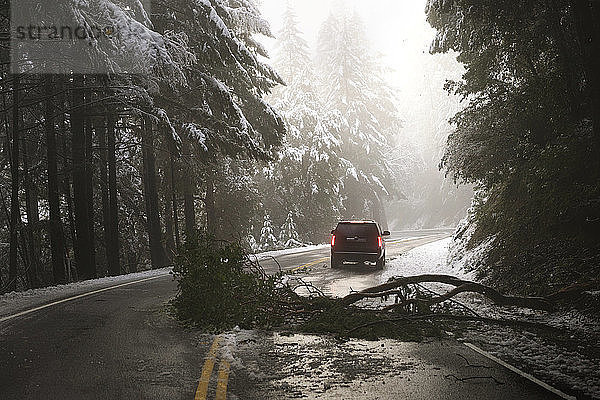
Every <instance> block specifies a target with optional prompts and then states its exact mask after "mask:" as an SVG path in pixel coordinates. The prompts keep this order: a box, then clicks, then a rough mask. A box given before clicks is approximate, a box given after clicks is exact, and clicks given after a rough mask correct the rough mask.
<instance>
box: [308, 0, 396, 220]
mask: <svg viewBox="0 0 600 400" xmlns="http://www.w3.org/2000/svg"><path fill="white" fill-rule="evenodd" d="M372 55H373V52H372V50H371V49H370V47H369V43H368V41H367V39H366V34H365V31H364V27H363V24H362V21H361V20H360V18H359V17H358V15H356V14H353V15H346V14H345V13H344V12H343V11H340V13H339V15H334V14H331V15H330V16H329V17H328V19H327V20H326V21H325V22H324V24H323V27H322V28H321V31H320V33H319V44H318V54H317V62H318V66H319V72H320V78H321V82H322V87H323V88H324V89H323V92H322V95H323V96H324V98H325V99H326V104H327V107H328V108H329V109H330V110H332V112H334V113H337V114H338V116H339V118H340V126H339V130H340V133H341V139H342V149H343V156H344V160H345V162H344V164H345V170H346V174H345V178H344V182H343V184H344V190H343V196H344V197H345V198H346V201H345V203H344V206H345V208H346V210H345V213H346V214H347V216H356V217H365V216H369V215H367V214H368V213H369V212H371V213H373V214H375V215H374V216H376V214H377V211H378V210H380V209H381V204H380V198H381V197H382V196H387V195H390V194H392V193H394V192H396V188H395V187H394V184H393V183H394V179H393V175H394V174H393V171H391V170H390V169H389V168H388V166H387V165H386V162H385V157H384V154H385V153H386V151H388V150H389V148H390V145H391V142H392V137H393V135H394V134H395V132H396V131H397V130H398V128H399V127H400V120H399V118H398V113H397V110H396V108H395V106H394V101H393V95H392V93H391V90H390V89H389V87H388V85H387V84H386V83H385V81H384V79H383V74H382V67H381V66H380V65H377V64H376V63H374V62H373V60H374V59H376V57H373V56H372Z"/></svg>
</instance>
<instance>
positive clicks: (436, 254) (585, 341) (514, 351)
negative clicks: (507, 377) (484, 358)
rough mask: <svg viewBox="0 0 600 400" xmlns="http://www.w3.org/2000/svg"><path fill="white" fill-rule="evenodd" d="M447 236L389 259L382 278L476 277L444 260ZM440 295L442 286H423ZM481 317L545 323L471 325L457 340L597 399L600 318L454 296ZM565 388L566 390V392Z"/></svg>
mask: <svg viewBox="0 0 600 400" xmlns="http://www.w3.org/2000/svg"><path fill="white" fill-rule="evenodd" d="M450 244H451V239H445V240H442V241H439V242H434V243H431V244H428V245H425V246H421V247H418V248H415V249H413V250H410V251H408V252H407V253H405V254H403V255H402V256H400V257H399V258H397V259H395V260H392V261H391V262H390V263H389V266H388V268H387V269H386V271H384V273H383V274H382V276H381V282H386V281H387V280H388V279H389V278H391V277H394V276H412V275H423V274H443V275H452V276H456V277H458V278H461V279H465V280H475V277H474V274H473V273H465V272H464V271H463V270H461V269H459V268H458V267H454V268H453V267H452V266H450V265H449V263H448V254H449V246H450ZM426 286H427V287H428V288H430V289H433V290H435V291H436V292H438V293H443V292H444V291H446V290H448V288H450V287H449V286H446V285H441V284H440V285H438V284H427V285H426ZM455 299H456V300H458V301H460V302H461V303H462V304H464V305H466V306H467V307H469V308H470V309H472V310H474V311H475V312H477V313H478V314H479V315H482V316H486V317H489V318H497V319H510V320H525V321H530V322H536V323H539V324H542V325H546V326H547V329H546V328H543V327H542V328H540V330H531V331H530V330H524V329H520V328H517V327H500V326H496V325H494V326H491V325H488V324H482V323H475V324H469V325H468V328H466V329H464V327H463V328H461V329H460V330H461V332H460V333H458V335H457V336H458V339H459V340H463V341H467V342H472V343H475V344H476V345H477V346H479V347H482V348H483V349H485V350H486V351H489V352H490V353H492V354H494V355H495V356H497V357H499V358H500V359H503V360H504V361H506V362H509V363H511V364H513V365H515V366H517V367H518V368H521V369H523V370H525V371H527V372H529V373H532V374H533V375H534V376H536V377H537V378H539V379H542V380H544V381H546V382H548V383H550V384H552V385H555V386H558V387H559V388H561V389H563V388H568V389H571V390H574V391H577V392H578V394H579V395H585V396H588V397H592V398H597V399H600V368H598V365H600V350H599V349H598V343H600V319H598V318H597V317H595V316H593V315H587V314H582V313H580V312H578V311H556V312H551V313H549V312H542V311H534V310H529V309H523V308H517V307H497V306H495V305H493V304H492V303H491V302H490V301H488V300H487V299H485V298H483V297H482V296H480V295H477V294H468V293H464V294H461V295H459V296H456V297H455ZM568 389H565V390H568Z"/></svg>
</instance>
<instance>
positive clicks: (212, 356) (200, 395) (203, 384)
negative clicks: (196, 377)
mask: <svg viewBox="0 0 600 400" xmlns="http://www.w3.org/2000/svg"><path fill="white" fill-rule="evenodd" d="M220 341H221V337H220V336H217V337H216V338H215V340H214V341H213V344H212V346H210V350H209V351H208V356H207V357H206V361H205V362H204V368H202V376H201V377H200V382H198V389H197V390H196V396H195V397H194V400H206V395H207V394H208V383H209V382H210V377H211V375H212V372H213V369H214V367H215V360H216V359H217V350H218V349H219V342H220Z"/></svg>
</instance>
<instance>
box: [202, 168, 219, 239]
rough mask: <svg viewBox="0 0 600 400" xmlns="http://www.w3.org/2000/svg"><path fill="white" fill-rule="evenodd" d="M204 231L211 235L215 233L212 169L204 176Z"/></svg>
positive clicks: (215, 216)
mask: <svg viewBox="0 0 600 400" xmlns="http://www.w3.org/2000/svg"><path fill="white" fill-rule="evenodd" d="M204 204H205V206H206V231H207V232H208V233H210V234H211V235H216V234H217V212H216V209H215V180H214V177H213V174H212V171H209V172H208V174H207V177H206V197H205V201H204Z"/></svg>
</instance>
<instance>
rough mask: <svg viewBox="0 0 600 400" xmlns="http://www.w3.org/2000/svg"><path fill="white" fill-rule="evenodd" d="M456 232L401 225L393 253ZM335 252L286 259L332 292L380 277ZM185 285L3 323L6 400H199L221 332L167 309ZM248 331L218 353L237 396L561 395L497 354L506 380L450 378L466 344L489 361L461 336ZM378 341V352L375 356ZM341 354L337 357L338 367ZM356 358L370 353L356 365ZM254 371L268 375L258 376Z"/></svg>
mask: <svg viewBox="0 0 600 400" xmlns="http://www.w3.org/2000/svg"><path fill="white" fill-rule="evenodd" d="M446 236H448V232H447V231H427V232H404V233H401V234H400V237H398V235H396V237H394V238H392V239H391V240H390V242H393V241H394V240H402V242H398V243H397V244H394V245H392V244H391V243H390V246H388V250H387V251H388V252H387V256H388V258H393V257H396V256H398V255H399V254H401V253H402V252H404V251H407V250H408V249H410V248H413V247H416V246H419V245H422V244H425V243H428V242H431V241H434V240H438V239H440V238H443V237H446ZM328 253H329V250H328V249H327V248H325V249H320V250H312V251H309V252H305V253H298V254H293V255H287V256H281V257H278V262H279V264H280V265H281V266H282V268H284V269H292V268H297V267H300V266H304V265H307V264H309V266H307V267H304V268H301V269H300V271H299V273H302V274H303V275H305V276H306V277H307V279H310V280H311V281H312V282H314V283H315V285H317V286H319V287H321V288H322V289H323V290H324V291H326V292H329V293H330V294H338V293H339V294H342V293H344V292H346V291H347V290H349V287H352V289H354V290H360V289H361V285H364V286H365V287H366V286H370V284H371V283H373V282H375V281H376V280H377V278H376V275H377V272H370V271H367V272H360V271H345V270H341V271H338V270H336V271H333V270H331V269H330V268H326V267H325V264H327V263H328V261H327V260H324V258H326V257H327V256H328ZM263 265H264V267H265V268H266V269H267V270H270V271H276V270H278V268H279V267H278V266H277V265H276V264H269V263H268V262H263ZM175 291H176V284H175V282H173V280H172V277H171V276H170V275H165V276H163V277H159V278H158V279H155V280H151V281H147V282H143V283H139V284H134V285H131V286H127V287H121V288H117V289H114V290H110V291H106V292H102V293H98V294H94V295H92V296H89V297H84V298H79V299H76V300H74V301H70V302H66V303H62V304H59V305H56V306H53V307H49V308H46V309H43V310H39V311H36V312H34V313H31V314H27V315H24V316H19V317H16V318H11V319H8V320H5V321H2V322H0V399H2V400H12V399H15V400H16V399H56V400H84V399H156V400H168V399H187V400H192V399H194V398H195V394H196V389H197V386H198V381H199V378H200V375H201V372H202V369H203V366H204V364H205V358H206V356H207V353H208V348H209V347H210V345H211V343H212V342H213V337H211V336H210V335H204V334H199V333H197V332H194V331H192V330H189V329H185V328H183V327H182V326H180V325H179V324H178V323H177V322H176V321H175V320H173V319H172V318H171V317H169V316H168V314H167V312H166V306H167V302H168V301H169V299H170V298H172V297H173V296H174V294H175ZM37 305H41V304H37ZM0 311H1V310H0ZM0 315H5V313H3V312H0ZM242 334H243V335H245V337H244V338H243V340H242V339H239V340H238V339H236V335H237V334H233V336H232V337H233V338H234V339H232V340H233V341H234V342H235V343H234V344H233V345H232V344H230V345H229V347H226V348H225V350H226V351H225V350H223V349H221V351H220V352H219V357H232V354H235V356H234V358H232V359H231V360H230V361H231V362H232V363H231V368H232V371H231V377H230V385H229V391H228V392H227V393H228V395H227V396H228V398H239V399H286V398H331V399H337V398H340V399H343V398H349V399H350V398H357V399H358V398H360V399H367V398H369V399H402V398H406V399H421V398H423V399H438V398H439V399H470V398H473V399H475V398H489V399H510V398H522V399H551V398H553V397H552V396H551V395H550V394H549V393H548V392H546V391H545V390H543V389H541V388H539V387H538V386H536V385H534V384H532V383H530V382H528V381H526V380H524V379H523V378H520V377H518V376H516V375H514V374H512V373H509V372H508V371H507V370H504V369H503V368H501V367H499V366H497V365H495V364H493V363H489V362H488V364H491V366H490V368H491V369H489V370H488V369H486V372H487V374H488V375H489V374H490V373H494V374H495V376H497V377H498V379H499V380H502V381H503V382H505V383H504V384H502V385H499V384H496V383H495V382H490V380H489V379H482V380H481V382H468V384H467V383H465V382H460V381H454V382H453V381H452V379H450V380H449V379H447V378H443V375H447V374H448V373H454V374H456V376H457V377H461V376H464V375H460V374H461V373H463V372H464V371H462V370H461V368H464V362H463V361H462V359H460V358H457V357H456V352H461V354H462V353H464V354H466V355H467V356H468V357H470V359H472V360H474V362H473V363H483V362H487V361H486V360H482V357H481V356H478V355H477V354H475V353H474V352H472V351H470V350H469V349H466V348H465V347H464V346H462V345H460V344H458V343H456V342H453V341H444V342H439V341H438V342H433V343H429V344H424V345H418V344H402V343H392V342H389V343H388V344H387V347H385V345H384V347H383V349H385V351H382V350H381V349H382V347H380V345H379V343H375V345H373V342H372V343H371V344H369V343H366V344H365V343H354V344H352V343H351V345H353V346H355V347H350V348H345V347H344V346H346V345H344V346H342V345H340V344H338V343H336V342H335V341H333V340H332V339H327V338H316V339H315V338H311V339H310V340H309V342H310V341H314V340H318V341H320V342H319V344H318V345H314V346H313V345H312V344H310V343H309V345H305V344H303V343H302V340H307V339H306V338H292V340H293V343H286V340H288V339H281V337H279V335H277V334H266V333H260V332H259V333H250V334H249V333H244V332H242V333H240V334H239V335H242ZM248 335H250V337H248ZM294 343H296V344H294ZM364 346H367V347H366V348H362V347H364ZM369 346H374V347H375V348H377V349H378V351H379V352H378V353H377V352H375V353H373V351H372V349H371V350H369V349H370V347H369ZM290 349H295V350H294V351H291V350H290ZM388 349H389V351H388ZM344 352H345V354H344ZM338 353H339V354H338ZM335 354H337V356H336V357H337V358H335V357H333V355H335ZM388 356H389V357H392V359H393V360H395V361H393V360H392V361H393V362H399V363H400V364H399V365H400V367H398V368H396V369H395V371H403V373H404V374H405V376H404V375H403V376H400V375H398V374H396V373H393V371H392V372H390V371H385V370H383V369H382V368H383V367H382V365H384V364H386V365H394V364H393V362H392V364H389V363H381V362H380V361H381V360H382V359H384V358H385V357H388ZM307 357H310V358H309V359H307ZM332 360H337V362H334V364H335V365H332V364H331V363H332ZM356 360H362V361H361V363H359V364H356V363H354V361H356ZM409 361H410V362H409ZM402 363H404V364H402ZM402 365H404V366H402ZM324 366H325V367H324ZM327 366H330V367H327ZM342 367H343V368H342ZM255 368H258V372H259V373H257V372H253V371H254V369H255ZM323 368H325V372H327V371H333V370H335V369H336V368H337V369H340V368H342V369H343V370H344V371H345V372H344V373H343V374H341V375H340V374H338V375H336V374H335V373H333V375H332V377H331V378H325V376H326V374H325V375H319V374H321V372H320V371H321V370H322V369H323ZM490 371H491V372H490ZM317 373H318V374H317ZM315 374H317V375H315ZM315 376H316V378H315ZM307 377H309V378H307ZM311 377H312V378H311ZM322 377H323V378H322ZM321 378H322V379H321ZM311 379H312V380H311ZM215 380H216V378H213V379H211V383H210V390H209V396H208V397H207V398H214V396H215V395H214V386H215V385H216V382H215ZM281 382H283V384H281V385H280V384H279V383H281ZM336 382H337V383H336ZM506 383H508V384H506ZM473 385H475V388H476V389H474V388H473Z"/></svg>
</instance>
